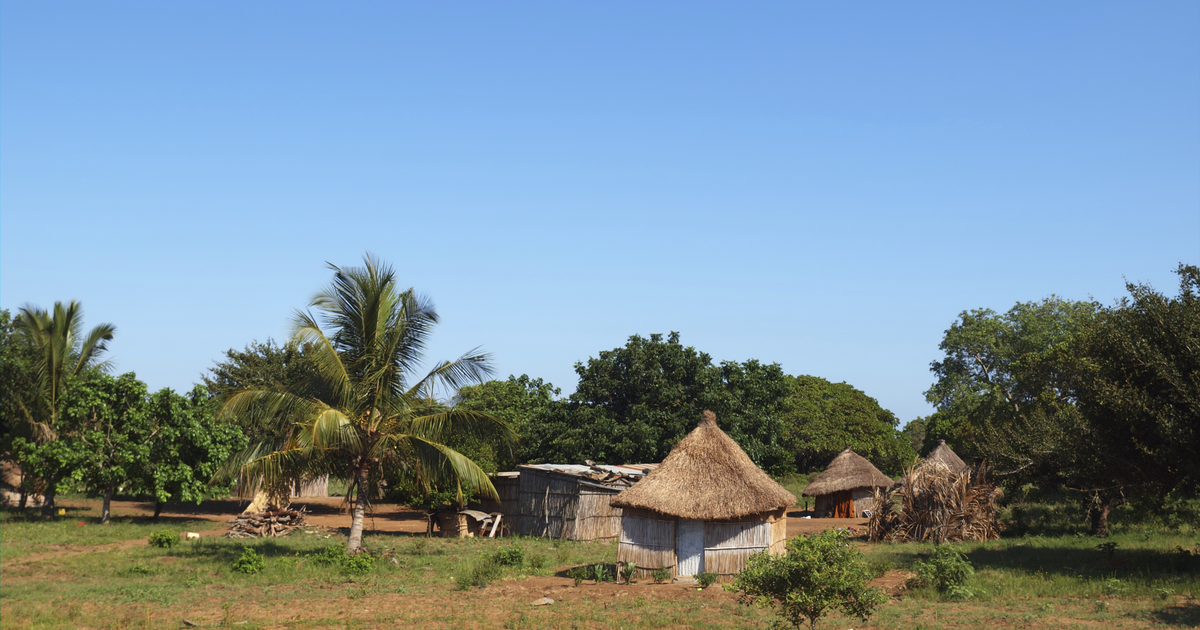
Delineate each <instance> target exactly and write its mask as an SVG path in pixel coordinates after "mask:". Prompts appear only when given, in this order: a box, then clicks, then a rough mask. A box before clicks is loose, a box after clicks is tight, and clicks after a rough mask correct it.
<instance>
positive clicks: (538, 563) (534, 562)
mask: <svg viewBox="0 0 1200 630" xmlns="http://www.w3.org/2000/svg"><path fill="white" fill-rule="evenodd" d="M545 567H546V556H543V555H542V554H540V553H535V554H533V555H531V556H529V568H530V569H533V570H534V571H541V570H542V569H544V568H545Z"/></svg>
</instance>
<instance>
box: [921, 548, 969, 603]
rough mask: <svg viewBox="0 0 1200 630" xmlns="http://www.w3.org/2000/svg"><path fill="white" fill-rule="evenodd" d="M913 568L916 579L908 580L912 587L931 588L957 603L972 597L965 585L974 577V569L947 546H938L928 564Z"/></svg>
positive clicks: (964, 558) (922, 563) (961, 556)
mask: <svg viewBox="0 0 1200 630" xmlns="http://www.w3.org/2000/svg"><path fill="white" fill-rule="evenodd" d="M914 568H916V570H917V579H916V580H910V582H914V584H913V585H914V586H932V587H934V588H936V589H937V590H938V592H940V593H942V594H943V595H945V596H946V597H948V598H950V599H955V600H959V601H962V600H964V599H970V598H971V597H972V596H973V593H971V591H970V590H969V589H967V588H966V584H967V580H968V579H969V578H970V577H971V576H972V575H975V567H973V566H971V563H970V562H968V561H967V558H966V556H964V555H962V554H961V553H959V552H957V551H955V550H954V549H953V548H952V547H950V546H949V545H938V547H937V549H935V550H934V551H933V555H932V556H930V557H929V561H928V562H918V563H916V565H915V567H914ZM952 589H953V592H952Z"/></svg>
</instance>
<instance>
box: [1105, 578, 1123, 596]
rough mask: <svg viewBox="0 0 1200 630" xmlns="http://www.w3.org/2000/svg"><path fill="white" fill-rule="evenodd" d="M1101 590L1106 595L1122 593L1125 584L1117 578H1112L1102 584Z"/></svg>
mask: <svg viewBox="0 0 1200 630" xmlns="http://www.w3.org/2000/svg"><path fill="white" fill-rule="evenodd" d="M1100 590H1101V592H1103V593H1104V594H1105V595H1121V594H1122V593H1124V592H1125V585H1124V584H1122V583H1121V580H1118V579H1117V578H1110V579H1108V580H1105V581H1104V584H1101V585H1100Z"/></svg>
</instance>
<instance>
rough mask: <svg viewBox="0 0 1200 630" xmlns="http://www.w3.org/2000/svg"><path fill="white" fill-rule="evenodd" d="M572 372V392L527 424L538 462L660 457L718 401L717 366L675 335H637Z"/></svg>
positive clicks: (627, 460) (626, 460)
mask: <svg viewBox="0 0 1200 630" xmlns="http://www.w3.org/2000/svg"><path fill="white" fill-rule="evenodd" d="M575 373H576V374H578V375H579V384H578V386H577V388H576V390H575V393H574V394H572V395H571V396H570V398H569V399H568V400H567V401H566V402H563V403H558V404H553V405H551V406H550V407H549V408H548V409H547V411H546V413H545V414H543V415H542V416H541V418H539V422H537V423H536V424H534V425H533V426H531V427H529V437H530V439H531V440H532V441H533V443H534V444H536V445H537V446H536V457H537V459H539V460H540V461H548V462H581V461H584V460H585V459H592V460H596V461H602V462H613V463H638V462H657V461H661V460H662V458H664V457H666V455H667V453H668V452H669V451H670V450H671V447H672V446H674V444H675V443H676V442H678V441H679V440H680V439H681V438H682V437H683V436H684V435H685V434H686V433H687V431H688V430H690V429H691V428H692V426H693V425H694V424H695V419H696V418H697V417H699V416H700V413H701V412H702V411H704V410H705V409H712V408H718V406H717V403H719V402H720V390H721V382H720V379H721V374H720V371H719V370H717V369H716V368H715V367H714V366H713V365H712V359H711V358H710V357H709V356H708V355H707V354H704V353H702V352H698V351H697V350H696V349H695V348H693V347H691V346H687V347H685V346H684V345H683V344H681V343H680V342H679V333H677V332H672V333H671V334H670V335H669V336H668V337H667V338H666V340H664V339H663V337H662V335H659V334H654V335H650V338H649V339H646V338H643V337H641V336H638V335H633V336H632V337H630V338H629V341H628V342H627V343H626V344H625V346H624V347H621V348H615V349H613V350H606V351H602V352H600V356H599V357H596V358H590V359H588V361H587V363H586V364H583V363H576V364H575Z"/></svg>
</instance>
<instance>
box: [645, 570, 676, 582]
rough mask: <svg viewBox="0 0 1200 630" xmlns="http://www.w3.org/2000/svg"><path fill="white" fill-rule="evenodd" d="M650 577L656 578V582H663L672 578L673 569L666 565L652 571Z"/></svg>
mask: <svg viewBox="0 0 1200 630" xmlns="http://www.w3.org/2000/svg"><path fill="white" fill-rule="evenodd" d="M650 579H652V580H654V583H655V584H662V583H663V582H666V581H667V580H669V579H671V570H670V569H668V568H666V567H659V568H657V569H655V570H653V571H651V572H650Z"/></svg>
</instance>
